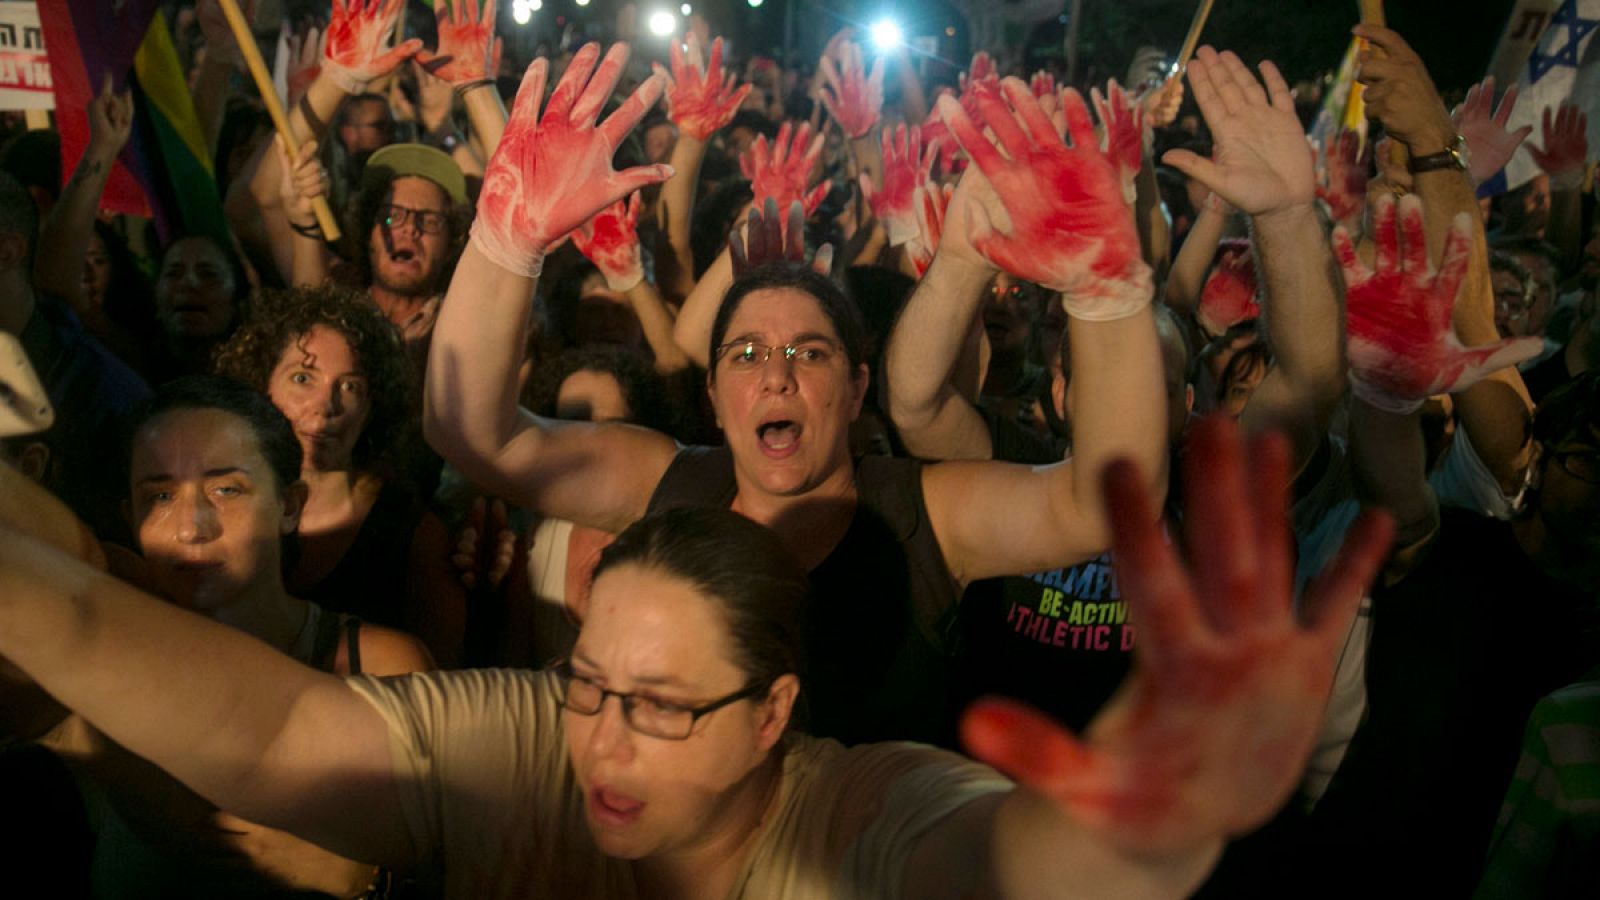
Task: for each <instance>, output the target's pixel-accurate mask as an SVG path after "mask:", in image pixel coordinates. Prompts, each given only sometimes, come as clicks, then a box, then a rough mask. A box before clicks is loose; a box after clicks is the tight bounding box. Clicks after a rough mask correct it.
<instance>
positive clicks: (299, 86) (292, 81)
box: [283, 28, 328, 107]
mask: <svg viewBox="0 0 1600 900" xmlns="http://www.w3.org/2000/svg"><path fill="white" fill-rule="evenodd" d="M288 43H289V59H288V60H287V61H286V62H285V63H284V69H285V71H284V73H283V86H284V90H285V91H286V99H287V100H288V101H289V106H291V107H292V106H294V105H295V104H297V103H299V102H300V98H301V97H304V96H305V95H306V91H307V90H308V89H309V88H310V87H311V82H313V81H316V80H317V76H318V75H319V74H321V73H322V57H323V54H324V53H325V52H326V48H327V43H328V35H327V33H326V32H319V31H317V29H315V28H313V29H311V30H310V31H308V32H306V33H305V34H304V35H298V34H291V35H289V40H288Z"/></svg>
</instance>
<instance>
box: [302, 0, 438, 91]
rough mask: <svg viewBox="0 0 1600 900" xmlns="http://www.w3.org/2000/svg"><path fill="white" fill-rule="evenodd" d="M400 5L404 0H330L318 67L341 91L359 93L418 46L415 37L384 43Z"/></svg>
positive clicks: (419, 44) (416, 49) (391, 69)
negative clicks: (329, 9) (330, 14)
mask: <svg viewBox="0 0 1600 900" xmlns="http://www.w3.org/2000/svg"><path fill="white" fill-rule="evenodd" d="M404 7H405V0H333V15H332V17H331V18H330V19H329V20H328V34H327V45H326V47H325V49H324V51H323V52H324V54H325V55H324V57H323V65H322V67H323V70H324V71H326V72H327V73H328V77H330V78H332V79H333V81H334V84H337V85H338V86H339V87H340V88H342V89H343V90H344V91H345V93H349V94H359V93H361V92H362V91H364V90H366V87H367V82H369V81H372V80H373V79H374V78H379V77H381V76H384V75H387V74H389V73H390V72H392V71H394V69H395V67H396V66H398V65H400V64H401V63H403V62H405V61H406V60H408V59H410V58H411V57H412V56H413V55H415V54H416V52H417V51H418V50H421V49H422V41H420V40H418V39H416V38H412V39H411V40H409V41H406V42H405V43H403V44H400V45H399V46H397V47H393V48H390V47H389V46H388V44H389V35H390V34H392V33H393V32H394V26H395V23H397V22H398V21H399V20H400V10H401V9H403V8H404Z"/></svg>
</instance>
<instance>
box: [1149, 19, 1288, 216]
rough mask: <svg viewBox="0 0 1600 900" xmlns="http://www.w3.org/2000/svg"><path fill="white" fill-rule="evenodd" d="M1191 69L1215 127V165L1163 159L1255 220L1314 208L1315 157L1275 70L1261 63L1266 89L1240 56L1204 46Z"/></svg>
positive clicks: (1171, 156) (1181, 157) (1179, 157)
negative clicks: (1263, 216) (1255, 218)
mask: <svg viewBox="0 0 1600 900" xmlns="http://www.w3.org/2000/svg"><path fill="white" fill-rule="evenodd" d="M1188 71H1189V85H1190V86H1191V87H1193V88H1194V99H1195V103H1197V104H1199V106H1200V114H1201V115H1202V116H1204V117H1205V120H1206V124H1207V125H1209V126H1210V127H1211V134H1212V136H1213V138H1214V144H1213V151H1212V159H1204V158H1202V157H1200V156H1197V155H1196V154H1194V153H1192V152H1190V151H1188V150H1169V151H1167V153H1166V155H1164V156H1163V157H1162V160H1163V161H1164V162H1166V163H1167V164H1168V165H1171V166H1173V167H1175V168H1177V169H1178V170H1179V171H1181V172H1183V173H1184V174H1185V175H1188V176H1189V177H1190V178H1194V179H1197V180H1199V181H1200V183H1201V184H1204V185H1205V186H1206V187H1208V188H1210V189H1211V190H1212V191H1214V192H1215V193H1216V194H1217V196H1219V197H1221V198H1222V199H1224V200H1226V201H1228V202H1229V203H1230V204H1232V205H1233V206H1235V207H1236V208H1238V209H1240V210H1242V211H1243V212H1245V213H1247V214H1249V215H1252V216H1260V215H1266V214H1269V213H1273V212H1277V211H1279V210H1283V209H1288V208H1291V207H1295V206H1309V205H1310V204H1311V202H1312V198H1313V197H1314V196H1315V186H1316V181H1315V176H1314V175H1313V173H1312V165H1311V154H1310V153H1309V152H1307V148H1306V135H1305V131H1304V130H1302V129H1301V127H1300V119H1299V117H1298V116H1296V115H1295V111H1294V97H1293V96H1291V95H1290V93H1289V85H1288V84H1287V83H1286V82H1285V81H1284V80H1283V76H1282V75H1281V74H1279V72H1278V67H1277V66H1275V65H1273V64H1272V63H1271V62H1262V63H1261V77H1262V79H1263V80H1265V81H1266V90H1262V86H1261V84H1260V83H1259V82H1257V81H1256V79H1255V76H1253V75H1251V74H1250V70H1249V69H1246V68H1245V66H1244V63H1242V62H1240V61H1239V57H1237V56H1235V55H1233V53H1231V52H1224V53H1220V54H1219V53H1217V51H1215V50H1213V49H1211V48H1210V47H1201V48H1200V50H1199V51H1198V52H1197V53H1196V54H1195V57H1194V59H1192V60H1190V61H1189V70H1188Z"/></svg>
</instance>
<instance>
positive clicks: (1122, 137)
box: [1089, 78, 1144, 206]
mask: <svg viewBox="0 0 1600 900" xmlns="http://www.w3.org/2000/svg"><path fill="white" fill-rule="evenodd" d="M1089 96H1090V97H1092V98H1093V99H1094V111H1095V115H1097V116H1099V117H1100V124H1101V125H1103V126H1105V130H1106V133H1105V144H1104V146H1103V147H1102V148H1101V149H1103V150H1105V151H1106V155H1108V156H1110V157H1111V160H1112V162H1114V163H1116V165H1117V174H1118V175H1119V176H1120V177H1121V178H1122V197H1123V199H1124V200H1126V201H1127V202H1128V204H1129V205H1130V206H1131V205H1132V204H1133V200H1134V188H1133V182H1134V179H1136V178H1138V177H1139V166H1140V165H1141V164H1142V163H1143V160H1144V110H1142V109H1140V108H1138V107H1136V106H1134V105H1133V104H1132V103H1130V102H1128V94H1127V92H1125V91H1124V90H1123V89H1122V85H1119V84H1117V80H1116V79H1115V78H1113V79H1111V82H1110V83H1109V84H1107V85H1106V93H1105V95H1101V93H1100V89H1099V88H1094V89H1092V90H1090V92H1089Z"/></svg>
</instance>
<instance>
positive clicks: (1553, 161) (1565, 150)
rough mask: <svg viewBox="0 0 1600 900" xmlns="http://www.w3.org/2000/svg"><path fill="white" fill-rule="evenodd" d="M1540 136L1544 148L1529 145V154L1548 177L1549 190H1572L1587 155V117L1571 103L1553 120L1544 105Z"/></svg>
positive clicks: (1564, 106)
mask: <svg viewBox="0 0 1600 900" xmlns="http://www.w3.org/2000/svg"><path fill="white" fill-rule="evenodd" d="M1540 124H1541V126H1542V127H1541V128H1540V135H1541V136H1542V137H1543V138H1544V140H1543V141H1542V143H1543V144H1544V147H1542V148H1540V147H1535V146H1533V145H1532V144H1529V145H1528V155H1529V156H1532V157H1533V161H1534V162H1535V163H1536V164H1538V166H1539V168H1541V169H1543V170H1544V171H1545V174H1547V175H1549V176H1550V187H1551V189H1552V190H1558V191H1559V190H1573V189H1575V188H1577V187H1578V186H1579V185H1581V184H1583V164H1584V162H1585V161H1586V160H1587V159H1588V158H1589V138H1588V130H1589V117H1588V116H1587V115H1585V114H1584V112H1583V110H1581V109H1579V108H1578V107H1576V106H1573V105H1572V104H1570V103H1563V104H1561V109H1560V110H1559V111H1558V112H1557V113H1556V114H1555V117H1554V118H1553V119H1552V118H1551V116H1550V107H1548V106H1546V107H1545V108H1544V115H1543V116H1542V117H1541V122H1540Z"/></svg>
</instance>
